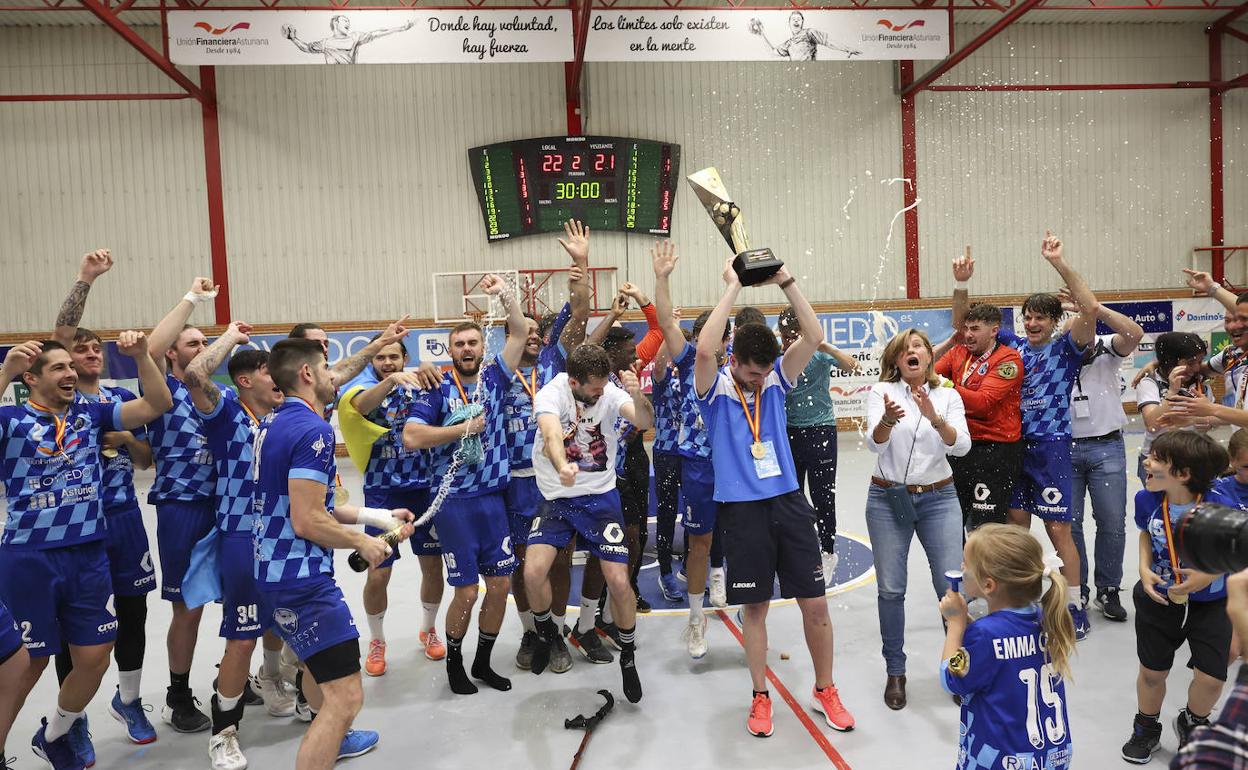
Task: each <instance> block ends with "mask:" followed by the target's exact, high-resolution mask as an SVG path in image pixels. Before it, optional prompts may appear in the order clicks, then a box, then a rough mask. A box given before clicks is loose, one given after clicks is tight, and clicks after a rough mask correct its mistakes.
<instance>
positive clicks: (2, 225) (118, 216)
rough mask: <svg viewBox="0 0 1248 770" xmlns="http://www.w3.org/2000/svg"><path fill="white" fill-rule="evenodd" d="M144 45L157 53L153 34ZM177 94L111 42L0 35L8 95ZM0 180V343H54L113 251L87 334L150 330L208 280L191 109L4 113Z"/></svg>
mask: <svg viewBox="0 0 1248 770" xmlns="http://www.w3.org/2000/svg"><path fill="white" fill-rule="evenodd" d="M143 31H144V33H145V35H146V36H147V38H148V39H149V40H150V41H152V42H153V43H154V44H155V45H157V46H159V44H160V43H159V39H160V38H159V34H158V30H157V29H155V28H145V29H144V30H143ZM176 90H177V86H176V85H175V84H174V83H173V82H172V81H171V80H169V79H168V78H167V77H165V75H163V74H162V73H161V72H160V71H159V70H157V69H156V68H155V67H153V66H152V65H151V64H149V63H148V62H147V60H145V59H143V58H142V57H141V56H140V55H139V53H138V52H137V51H135V50H134V49H132V48H130V47H129V46H127V45H125V44H124V43H122V42H121V40H120V38H118V37H117V36H116V35H112V34H110V33H106V32H105V31H104V30H103V29H102V28H90V27H62V28H30V27H0V93H6V94H17V93H92V92H121V91H129V92H158V93H169V92H173V91H176ZM0 169H3V171H0V178H3V180H4V181H3V184H0V233H2V234H3V241H4V245H3V248H2V249H0V265H2V266H3V279H0V284H2V285H3V286H4V301H3V302H0V330H2V331H5V332H17V331H34V330H45V331H46V330H50V329H51V327H52V323H53V320H54V319H55V317H56V312H57V309H58V308H59V306H60V302H61V300H62V299H63V298H64V297H65V294H66V292H67V291H68V289H69V287H70V285H71V284H72V283H73V280H74V276H75V275H76V272H77V266H78V260H79V258H80V257H81V255H82V254H83V253H84V252H85V251H89V250H91V249H94V248H97V247H110V248H112V250H113V254H114V256H115V257H116V259H117V266H116V267H115V268H114V271H113V273H112V274H110V275H109V276H107V277H106V279H105V280H102V281H101V282H100V283H99V285H98V286H97V287H96V288H95V289H94V290H93V291H92V293H91V297H90V300H89V303H88V307H87V313H86V315H85V316H84V317H83V324H84V325H89V326H95V327H100V328H117V327H123V326H131V325H151V324H154V323H155V322H156V321H158V320H159V319H160V317H161V316H162V315H163V314H164V312H165V310H167V309H168V306H169V305H170V304H172V302H173V300H174V298H176V297H180V296H181V295H182V294H183V293H184V292H185V291H186V289H187V288H188V287H189V286H190V282H191V278H193V277H194V276H195V275H208V271H209V269H210V263H211V259H210V253H211V251H210V248H209V244H208V217H207V213H206V209H205V200H206V197H205V192H204V184H205V183H204V161H203V135H202V133H201V128H200V109H199V105H198V103H197V102H195V101H194V100H189V99H188V100H181V101H129V102H48V103H25V102H23V103H4V104H0ZM196 319H197V320H199V321H203V322H210V321H211V312H210V311H208V310H201V311H199V312H198V314H197V316H196Z"/></svg>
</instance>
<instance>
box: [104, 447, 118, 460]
mask: <svg viewBox="0 0 1248 770" xmlns="http://www.w3.org/2000/svg"><path fill="white" fill-rule="evenodd" d="M116 456H117V450H116V449H114V448H113V447H111V446H106V447H104V448H103V449H101V450H100V457H103V458H104V459H105V460H111V459H113V458H114V457H116Z"/></svg>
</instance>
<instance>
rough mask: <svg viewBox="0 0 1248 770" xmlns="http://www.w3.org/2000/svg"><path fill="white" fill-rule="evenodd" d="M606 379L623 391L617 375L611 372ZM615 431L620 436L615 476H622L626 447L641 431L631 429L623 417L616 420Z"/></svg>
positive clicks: (626, 458) (625, 459) (637, 438)
mask: <svg viewBox="0 0 1248 770" xmlns="http://www.w3.org/2000/svg"><path fill="white" fill-rule="evenodd" d="M608 378H609V379H610V380H611V383H612V384H613V385H615V387H617V388H619V389H620V390H625V388H624V383H623V382H622V381H621V380H620V378H619V375H617V374H616V373H615V372H611V374H610V375H609V376H608ZM625 392H627V391H625ZM630 398H631V397H630ZM615 429H616V430H617V431H618V432H619V434H620V441H619V444H618V446H617V451H616V453H615V475H617V476H623V475H624V465H625V464H626V462H627V461H628V445H629V444H631V443H632V442H634V441H637V440H639V439H640V438H641V435H642V434H641V431H639V430H637V429H636V428H635V427H633V424H632V423H631V422H629V421H628V420H625V419H624V418H623V417H618V418H616V420H615Z"/></svg>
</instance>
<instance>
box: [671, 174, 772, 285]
mask: <svg viewBox="0 0 1248 770" xmlns="http://www.w3.org/2000/svg"><path fill="white" fill-rule="evenodd" d="M687 179H688V180H689V186H690V187H692V188H693V193H694V194H695V195H697V196H698V200H700V201H702V205H703V206H704V207H706V213H707V214H708V215H710V217H711V221H712V222H714V223H715V228H716V229H717V230H719V234H720V235H722V236H724V240H725V241H727V242H728V246H729V247H730V248H731V249H732V253H733V254H736V255H737V258H736V259H734V260H733V261H732V269H733V270H735V271H736V273H737V278H738V279H739V280H740V281H741V285H742V286H753V285H755V284H758V283H762V282H763V281H765V280H767V279H768V278H770V277H771V276H773V275H775V274H776V271H777V270H779V269H780V268H781V267H784V262H782V261H780V260H779V259H778V258H777V257H776V255H775V254H773V253H772V251H771V249H769V248H767V247H762V248H757V249H752V248H750V236H749V235H748V234H747V233H746V232H745V217H744V216H743V215H742V214H741V207H740V206H738V205H737V204H735V203H733V202H732V199H731V198H730V197H729V195H728V190H727V189H725V188H724V182H723V180H722V179H720V178H719V171H717V170H716V169H715V168H713V167H712V168H704V169H702V170H701V171H698V172H696V173H693V174H690V175H689V176H688V177H687Z"/></svg>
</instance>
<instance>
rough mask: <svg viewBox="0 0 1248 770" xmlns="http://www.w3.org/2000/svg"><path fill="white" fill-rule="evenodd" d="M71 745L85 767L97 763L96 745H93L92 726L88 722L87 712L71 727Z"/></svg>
mask: <svg viewBox="0 0 1248 770" xmlns="http://www.w3.org/2000/svg"><path fill="white" fill-rule="evenodd" d="M69 745H70V746H73V747H74V753H75V754H77V755H78V758H79V759H81V760H82V766H83V767H91V766H92V765H94V764H95V746H93V745H91V726H90V725H89V724H88V723H87V715H86V714H83V715H82V716H81V717H80V718H79V719H78V721H76V722H74V724H73V726H72V727H70V728H69Z"/></svg>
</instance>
